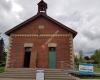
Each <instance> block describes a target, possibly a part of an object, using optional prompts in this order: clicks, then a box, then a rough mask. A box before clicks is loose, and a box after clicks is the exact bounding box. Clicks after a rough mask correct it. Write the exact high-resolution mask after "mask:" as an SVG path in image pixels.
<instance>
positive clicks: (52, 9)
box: [0, 0, 100, 52]
mask: <svg viewBox="0 0 100 80" xmlns="http://www.w3.org/2000/svg"><path fill="white" fill-rule="evenodd" d="M39 1H40V0H24V1H23V0H0V32H2V33H4V32H5V31H7V30H8V29H10V28H12V27H14V26H15V25H18V24H19V23H21V22H23V21H25V20H27V19H28V18H30V17H32V16H34V15H35V14H36V13H37V3H38V2H39ZM45 1H46V3H47V4H48V10H47V11H48V12H47V13H48V15H49V16H51V17H53V18H54V19H56V20H58V21H59V22H62V23H63V24H65V25H67V26H68V27H70V28H72V29H74V30H76V31H77V32H78V35H77V36H76V37H75V39H74V48H75V51H79V50H84V51H85V52H89V51H92V50H95V49H97V48H100V45H99V43H100V42H99V41H100V9H99V8H100V0H59V1H58V0H45Z"/></svg>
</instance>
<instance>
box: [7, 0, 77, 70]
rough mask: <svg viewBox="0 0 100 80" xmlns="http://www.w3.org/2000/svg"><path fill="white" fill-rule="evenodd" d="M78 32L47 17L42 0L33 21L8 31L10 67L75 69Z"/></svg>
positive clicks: (31, 19)
mask: <svg viewBox="0 0 100 80" xmlns="http://www.w3.org/2000/svg"><path fill="white" fill-rule="evenodd" d="M76 34H77V32H76V31H74V30H72V29H70V28H68V27H67V26H65V25H63V24H62V23H60V22H58V21H56V20H54V19H53V18H51V17H49V16H48V15H47V4H46V3H45V2H44V1H43V0H41V1H40V2H39V3H38V12H37V14H36V15H35V16H33V17H32V18H30V19H28V20H26V21H25V22H23V23H21V24H19V25H18V26H16V27H14V28H12V29H11V30H9V31H7V32H6V35H8V36H9V52H8V54H7V62H6V67H7V68H49V69H60V68H62V67H63V68H66V69H73V67H74V66H73V65H74V52H73V39H74V37H75V36H76Z"/></svg>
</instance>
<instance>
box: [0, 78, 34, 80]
mask: <svg viewBox="0 0 100 80" xmlns="http://www.w3.org/2000/svg"><path fill="white" fill-rule="evenodd" d="M0 80H35V79H15V78H0Z"/></svg>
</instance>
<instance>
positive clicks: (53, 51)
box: [48, 47, 56, 69]
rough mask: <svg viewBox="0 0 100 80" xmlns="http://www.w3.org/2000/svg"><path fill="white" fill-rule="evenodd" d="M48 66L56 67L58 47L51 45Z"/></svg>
mask: <svg viewBox="0 0 100 80" xmlns="http://www.w3.org/2000/svg"><path fill="white" fill-rule="evenodd" d="M48 56H49V57H48V59H49V60H48V67H49V68H50V69H55V68H56V47H49V55H48Z"/></svg>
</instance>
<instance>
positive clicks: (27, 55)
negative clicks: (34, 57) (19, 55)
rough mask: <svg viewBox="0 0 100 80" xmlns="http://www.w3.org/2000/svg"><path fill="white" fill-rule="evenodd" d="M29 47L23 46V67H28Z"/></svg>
mask: <svg viewBox="0 0 100 80" xmlns="http://www.w3.org/2000/svg"><path fill="white" fill-rule="evenodd" d="M30 57H31V47H25V54H24V68H29V67H30Z"/></svg>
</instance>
